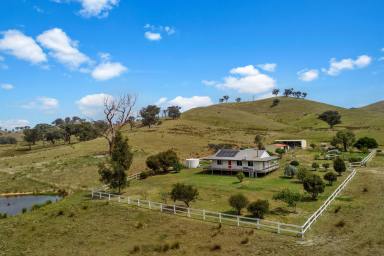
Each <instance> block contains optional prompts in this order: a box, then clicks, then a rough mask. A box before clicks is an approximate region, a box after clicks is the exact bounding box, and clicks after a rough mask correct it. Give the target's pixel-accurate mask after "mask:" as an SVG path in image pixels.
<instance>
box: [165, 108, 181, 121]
mask: <svg viewBox="0 0 384 256" xmlns="http://www.w3.org/2000/svg"><path fill="white" fill-rule="evenodd" d="M180 109H181V107H179V106H170V107H168V108H167V112H168V116H169V117H170V118H172V119H173V120H175V119H177V118H179V117H180V115H181V113H180Z"/></svg>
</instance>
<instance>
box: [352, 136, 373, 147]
mask: <svg viewBox="0 0 384 256" xmlns="http://www.w3.org/2000/svg"><path fill="white" fill-rule="evenodd" d="M354 146H355V147H356V148H358V149H360V150H361V149H364V148H366V149H371V148H377V147H378V146H379V144H378V143H377V141H376V140H375V139H374V138H369V137H362V138H359V139H358V140H357V141H356V143H355V145H354Z"/></svg>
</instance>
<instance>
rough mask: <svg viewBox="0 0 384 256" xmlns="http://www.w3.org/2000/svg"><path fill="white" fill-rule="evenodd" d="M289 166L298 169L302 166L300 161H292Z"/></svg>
mask: <svg viewBox="0 0 384 256" xmlns="http://www.w3.org/2000/svg"><path fill="white" fill-rule="evenodd" d="M289 164H290V165H293V166H295V167H297V166H299V165H300V163H299V161H297V160H292V161H291V162H290V163H289Z"/></svg>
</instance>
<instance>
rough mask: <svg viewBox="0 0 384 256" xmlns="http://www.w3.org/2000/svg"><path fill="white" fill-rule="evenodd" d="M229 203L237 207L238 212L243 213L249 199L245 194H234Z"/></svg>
mask: <svg viewBox="0 0 384 256" xmlns="http://www.w3.org/2000/svg"><path fill="white" fill-rule="evenodd" d="M228 202H229V205H230V206H232V207H233V208H234V209H236V211H237V214H238V215H240V214H241V209H243V208H245V207H247V205H248V203H249V201H248V199H247V198H246V197H245V196H244V195H243V194H236V195H232V196H231V197H230V198H229V200H228Z"/></svg>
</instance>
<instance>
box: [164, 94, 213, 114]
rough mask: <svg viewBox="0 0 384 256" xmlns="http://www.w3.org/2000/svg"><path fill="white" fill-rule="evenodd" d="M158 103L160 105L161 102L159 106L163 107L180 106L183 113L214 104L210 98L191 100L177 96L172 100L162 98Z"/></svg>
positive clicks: (196, 97) (193, 98) (195, 97)
mask: <svg viewBox="0 0 384 256" xmlns="http://www.w3.org/2000/svg"><path fill="white" fill-rule="evenodd" d="M157 102H158V103H159V102H161V104H157V105H160V106H163V107H167V106H174V105H176V106H179V107H181V111H182V112H184V111H187V110H189V109H192V108H197V107H206V106H209V105H212V104H213V102H212V100H211V98H210V97H209V96H192V97H189V98H187V97H182V96H177V97H175V98H174V99H172V100H167V98H165V97H162V98H160V99H159V100H158V101H157Z"/></svg>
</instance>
